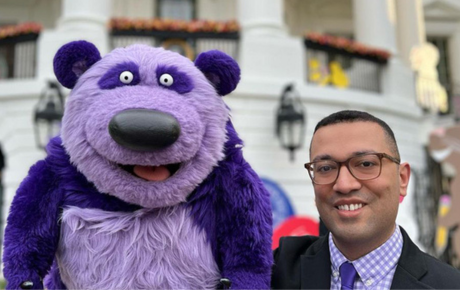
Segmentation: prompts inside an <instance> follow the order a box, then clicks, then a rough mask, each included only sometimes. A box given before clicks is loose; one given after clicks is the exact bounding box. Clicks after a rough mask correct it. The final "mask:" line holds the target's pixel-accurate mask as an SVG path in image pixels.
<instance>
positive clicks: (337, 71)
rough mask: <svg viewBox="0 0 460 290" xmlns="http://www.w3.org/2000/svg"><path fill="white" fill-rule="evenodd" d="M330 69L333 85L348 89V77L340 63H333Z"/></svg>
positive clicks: (330, 64)
mask: <svg viewBox="0 0 460 290" xmlns="http://www.w3.org/2000/svg"><path fill="white" fill-rule="evenodd" d="M329 67H330V68H331V83H332V84H333V85H334V86H336V87H339V88H346V87H348V77H347V74H346V73H345V72H344V71H343V69H342V66H341V65H340V63H339V62H337V61H331V62H330V63H329Z"/></svg>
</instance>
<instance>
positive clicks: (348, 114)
mask: <svg viewBox="0 0 460 290" xmlns="http://www.w3.org/2000/svg"><path fill="white" fill-rule="evenodd" d="M354 122H372V123H376V124H378V125H379V126H380V127H381V128H382V129H383V131H384V133H385V136H386V139H387V141H388V145H389V147H390V150H391V151H392V153H393V154H395V156H394V157H396V158H398V159H400V156H399V150H398V145H397V144H396V138H395V135H394V133H393V130H391V128H390V126H388V124H387V123H385V122H384V121H383V120H381V119H379V118H377V117H375V116H373V115H371V114H369V113H366V112H362V111H355V110H344V111H339V112H336V113H333V114H331V115H329V116H327V117H325V118H323V119H322V120H321V121H319V123H318V124H317V125H316V127H315V131H314V132H313V135H315V133H316V131H318V129H320V128H322V127H326V126H329V125H333V124H340V123H354ZM310 148H311V146H310Z"/></svg>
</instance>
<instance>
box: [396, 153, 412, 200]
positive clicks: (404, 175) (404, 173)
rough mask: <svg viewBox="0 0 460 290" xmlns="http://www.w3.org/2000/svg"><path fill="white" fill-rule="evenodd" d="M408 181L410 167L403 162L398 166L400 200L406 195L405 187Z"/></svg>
mask: <svg viewBox="0 0 460 290" xmlns="http://www.w3.org/2000/svg"><path fill="white" fill-rule="evenodd" d="M409 179H410V165H409V163H407V162H404V163H402V164H400V165H399V197H400V198H401V199H402V198H404V197H405V196H406V195H407V187H408V186H409Z"/></svg>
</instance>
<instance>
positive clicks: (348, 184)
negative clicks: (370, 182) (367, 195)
mask: <svg viewBox="0 0 460 290" xmlns="http://www.w3.org/2000/svg"><path fill="white" fill-rule="evenodd" d="M361 186H362V185H361V182H360V181H359V180H358V179H356V178H355V177H354V176H353V175H352V174H351V172H350V170H349V169H348V167H347V166H345V165H342V167H341V168H340V172H339V176H338V177H337V180H336V181H335V183H334V186H333V187H332V189H333V190H334V191H337V192H340V193H343V194H347V193H350V192H353V191H355V190H358V189H360V188H361Z"/></svg>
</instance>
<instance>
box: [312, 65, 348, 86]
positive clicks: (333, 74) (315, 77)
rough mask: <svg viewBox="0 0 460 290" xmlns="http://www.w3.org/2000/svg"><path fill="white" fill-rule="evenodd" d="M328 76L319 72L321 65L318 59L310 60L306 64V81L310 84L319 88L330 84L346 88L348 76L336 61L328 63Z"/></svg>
mask: <svg viewBox="0 0 460 290" xmlns="http://www.w3.org/2000/svg"><path fill="white" fill-rule="evenodd" d="M329 68H330V74H324V73H322V72H321V63H320V62H319V60H318V59H316V58H312V59H310V60H309V62H308V71H309V74H308V79H309V81H310V82H313V83H316V84H318V85H320V86H326V85H328V84H332V85H333V86H336V87H338V88H346V87H348V85H349V81H348V76H347V74H346V73H345V72H344V71H343V69H342V66H341V65H340V63H339V62H337V61H331V62H330V63H329Z"/></svg>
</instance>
